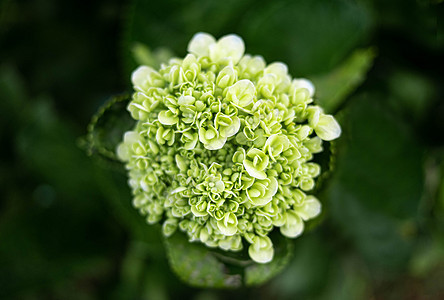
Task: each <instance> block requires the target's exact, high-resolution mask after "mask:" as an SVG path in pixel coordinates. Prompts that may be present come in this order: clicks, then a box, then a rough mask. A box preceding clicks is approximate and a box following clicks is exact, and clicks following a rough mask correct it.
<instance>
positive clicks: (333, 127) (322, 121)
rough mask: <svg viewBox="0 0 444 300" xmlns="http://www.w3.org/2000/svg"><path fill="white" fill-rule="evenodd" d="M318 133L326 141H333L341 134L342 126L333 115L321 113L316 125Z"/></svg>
mask: <svg viewBox="0 0 444 300" xmlns="http://www.w3.org/2000/svg"><path fill="white" fill-rule="evenodd" d="M315 131H316V134H317V135H318V136H319V137H320V138H321V139H323V140H324V141H331V140H334V139H336V138H338V137H339V136H340V135H341V126H339V124H338V122H337V121H336V120H335V118H334V117H333V116H332V115H324V114H321V116H320V117H319V121H318V123H317V124H316V127H315Z"/></svg>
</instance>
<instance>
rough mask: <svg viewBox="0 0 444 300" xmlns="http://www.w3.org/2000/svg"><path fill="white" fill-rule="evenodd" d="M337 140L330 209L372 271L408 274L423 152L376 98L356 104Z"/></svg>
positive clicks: (381, 98)
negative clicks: (407, 264)
mask: <svg viewBox="0 0 444 300" xmlns="http://www.w3.org/2000/svg"><path fill="white" fill-rule="evenodd" d="M345 112H346V115H345V118H343V119H342V122H341V123H342V124H344V126H343V128H344V133H343V136H342V137H341V139H339V140H338V144H337V146H338V148H337V149H338V155H337V165H336V172H335V174H334V177H333V178H332V181H331V182H330V188H329V189H328V190H327V195H326V196H328V198H329V201H328V203H327V204H328V208H330V213H329V214H330V216H331V218H332V220H333V222H334V223H335V224H336V225H337V226H339V230H340V231H341V232H342V233H343V234H344V235H345V237H347V238H349V239H350V241H351V242H352V244H353V245H354V247H355V249H356V250H357V251H358V253H360V254H361V255H362V256H363V258H364V259H365V260H366V261H367V262H368V263H369V265H370V266H371V268H382V269H384V268H387V267H390V268H391V269H392V271H394V270H401V269H402V268H405V266H406V263H407V262H408V259H409V257H410V255H411V250H412V249H411V248H412V244H413V241H414V236H413V235H412V234H411V233H410V234H409V232H412V230H410V231H409V230H408V229H409V228H412V226H413V231H414V230H415V218H416V217H417V214H418V207H419V202H420V199H421V196H422V192H423V183H424V178H423V170H422V169H423V167H422V161H423V151H424V149H423V147H422V146H421V144H419V143H418V142H417V141H416V140H415V139H414V138H413V137H412V136H410V135H409V133H408V132H406V131H405V130H404V127H403V126H402V123H400V121H399V119H398V118H397V117H396V116H395V115H392V114H391V113H390V112H389V111H388V109H387V107H386V106H385V97H384V96H383V95H378V94H376V93H373V94H371V95H368V96H361V97H357V98H355V99H353V102H352V105H351V106H350V107H349V108H348V109H347V110H346V111H345Z"/></svg>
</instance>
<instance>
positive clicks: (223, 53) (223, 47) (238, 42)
mask: <svg viewBox="0 0 444 300" xmlns="http://www.w3.org/2000/svg"><path fill="white" fill-rule="evenodd" d="M244 52H245V45H244V41H243V40H242V39H241V38H240V37H239V36H238V35H235V34H230V35H226V36H224V37H222V38H220V39H219V40H218V41H217V44H215V45H212V46H210V58H211V60H212V61H214V62H219V61H221V60H223V59H227V58H228V59H230V60H231V61H232V62H233V64H237V63H238V62H239V60H240V59H241V58H242V56H243V55H244Z"/></svg>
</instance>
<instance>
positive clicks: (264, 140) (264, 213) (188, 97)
mask: <svg viewBox="0 0 444 300" xmlns="http://www.w3.org/2000/svg"><path fill="white" fill-rule="evenodd" d="M244 50H245V46H244V42H243V41H242V39H241V38H240V37H238V36H237V35H227V36H224V37H222V38H221V39H219V40H217V41H216V40H215V38H214V37H212V36H211V35H209V34H206V33H198V34H196V35H195V36H194V37H193V39H192V40H191V41H190V43H189V45H188V52H189V54H188V55H187V56H186V57H185V58H184V59H178V58H174V59H171V60H170V61H169V63H168V64H165V65H162V66H161V68H160V70H154V69H152V68H150V67H148V66H141V67H139V68H138V69H137V70H135V71H134V73H133V75H132V83H133V85H134V89H135V93H134V94H133V97H132V101H131V102H130V104H129V106H128V110H129V111H130V112H131V115H132V117H133V118H134V119H135V120H137V124H136V126H135V128H134V129H133V130H132V131H129V132H126V133H125V136H124V140H123V142H122V143H121V144H120V145H119V147H118V149H117V152H118V156H119V158H120V159H121V160H122V161H124V162H125V163H126V168H127V170H128V172H129V178H130V180H129V184H130V186H131V188H132V191H133V195H134V200H133V204H134V206H135V207H136V208H138V209H139V210H140V212H141V213H142V214H144V215H146V216H147V221H148V223H157V222H162V223H163V227H162V228H163V233H164V234H165V235H166V236H170V235H171V234H173V233H174V232H175V230H176V229H177V228H179V229H180V230H182V231H184V232H186V234H187V235H188V237H189V239H190V241H200V242H201V243H204V244H205V245H207V246H208V247H219V248H222V249H224V250H231V251H238V250H241V249H242V247H243V239H244V240H245V241H246V242H247V243H248V244H249V248H248V253H249V255H250V257H251V258H252V259H253V260H254V261H256V262H258V263H267V262H269V261H271V260H272V258H273V253H274V248H273V243H272V241H271V239H270V238H269V236H268V234H269V233H270V232H271V231H272V230H273V229H274V228H275V227H279V228H280V232H281V233H282V234H283V235H284V236H287V237H291V238H294V237H297V236H299V235H300V234H301V233H302V232H303V230H304V221H307V220H309V219H311V218H313V217H315V216H317V215H318V214H319V213H320V210H321V205H320V203H319V201H318V200H317V199H316V198H315V197H314V196H312V195H307V194H306V192H309V191H310V190H312V189H313V187H314V185H315V178H316V177H317V176H318V175H319V173H320V166H319V165H318V164H316V163H314V162H312V159H313V154H315V153H318V152H320V151H322V140H327V141H329V140H333V139H335V138H337V137H338V136H339V135H340V133H341V129H340V127H339V125H338V123H337V122H336V120H335V119H334V118H333V116H331V115H327V114H324V113H323V110H322V109H321V108H320V107H319V106H316V105H314V104H313V99H312V97H313V95H314V87H313V84H312V83H311V82H310V81H308V80H306V79H292V78H291V77H290V75H289V74H288V72H287V66H286V65H285V64H283V63H280V62H277V63H272V64H269V65H267V64H266V63H265V61H264V59H263V58H262V57H260V56H250V55H248V54H244Z"/></svg>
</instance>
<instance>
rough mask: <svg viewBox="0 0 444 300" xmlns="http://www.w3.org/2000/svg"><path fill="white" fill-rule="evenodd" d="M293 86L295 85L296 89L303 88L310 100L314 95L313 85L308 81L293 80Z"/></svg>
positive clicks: (302, 79)
mask: <svg viewBox="0 0 444 300" xmlns="http://www.w3.org/2000/svg"><path fill="white" fill-rule="evenodd" d="M293 84H295V85H296V87H298V88H305V89H307V90H308V93H309V95H310V98H312V97H313V95H314V93H315V87H314V85H313V83H312V82H311V81H310V80H308V79H304V78H301V79H295V80H293Z"/></svg>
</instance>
